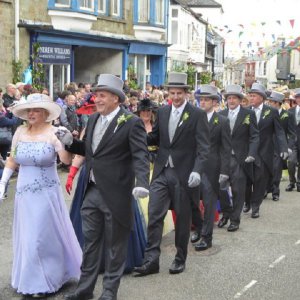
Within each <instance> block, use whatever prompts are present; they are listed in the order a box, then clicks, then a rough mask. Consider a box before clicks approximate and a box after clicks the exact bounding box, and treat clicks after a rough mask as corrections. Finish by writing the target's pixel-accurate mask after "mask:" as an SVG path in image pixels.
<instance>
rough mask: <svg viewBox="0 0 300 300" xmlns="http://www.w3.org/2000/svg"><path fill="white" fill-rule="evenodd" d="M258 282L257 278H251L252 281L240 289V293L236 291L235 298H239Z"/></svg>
mask: <svg viewBox="0 0 300 300" xmlns="http://www.w3.org/2000/svg"><path fill="white" fill-rule="evenodd" d="M256 282H257V280H251V281H250V283H248V284H247V285H245V286H244V288H243V289H242V290H241V291H240V292H238V293H236V294H235V295H234V299H238V298H240V297H241V296H242V295H243V294H244V293H245V292H247V291H248V290H249V289H250V288H251V287H252V286H253V285H254V284H255V283H256Z"/></svg>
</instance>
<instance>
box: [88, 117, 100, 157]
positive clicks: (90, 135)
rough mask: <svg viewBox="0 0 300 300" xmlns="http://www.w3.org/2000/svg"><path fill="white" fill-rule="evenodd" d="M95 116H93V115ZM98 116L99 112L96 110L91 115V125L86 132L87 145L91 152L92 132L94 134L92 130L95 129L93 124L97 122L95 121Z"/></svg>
mask: <svg viewBox="0 0 300 300" xmlns="http://www.w3.org/2000/svg"><path fill="white" fill-rule="evenodd" d="M94 116H95V117H94ZM99 117H100V114H99V113H98V112H96V113H95V114H94V115H93V118H92V119H91V125H90V126H89V128H90V129H89V131H88V132H87V140H88V146H89V148H90V151H91V153H93V150H92V140H93V134H94V130H95V126H96V124H97V121H98V119H99Z"/></svg>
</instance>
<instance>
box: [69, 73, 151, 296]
mask: <svg viewBox="0 0 300 300" xmlns="http://www.w3.org/2000/svg"><path fill="white" fill-rule="evenodd" d="M122 88H123V81H122V80H121V79H120V78H118V77H116V76H114V75H110V74H101V75H100V77H99V81H98V87H96V88H95V94H96V98H95V105H96V108H97V113H95V114H93V115H92V116H91V117H90V119H89V121H88V124H87V128H86V132H85V135H84V138H83V140H82V141H80V140H76V139H74V141H73V143H72V144H71V145H70V146H66V149H67V150H68V151H70V152H72V153H76V154H79V155H83V156H85V161H86V177H85V182H84V184H85V192H84V201H83V205H82V208H81V216H82V229H83V234H84V241H85V244H84V250H83V262H82V266H81V277H80V280H79V283H78V285H77V288H76V291H75V292H74V293H73V294H70V295H67V296H66V299H69V300H86V299H92V297H93V290H94V287H95V284H96V281H97V277H98V274H99V268H100V262H101V257H103V256H105V272H104V275H103V292H102V295H101V297H100V298H99V300H115V299H117V291H118V288H119V285H120V280H121V276H122V274H123V271H124V268H125V262H126V255H127V242H128V238H129V233H130V229H131V225H132V211H133V209H132V194H133V195H134V197H135V198H139V197H145V196H147V195H148V188H149V160H148V153H147V139H146V131H145V128H144V126H143V123H142V121H141V119H139V118H138V117H136V116H134V115H133V114H131V113H128V112H127V111H125V110H124V109H123V108H120V107H119V105H120V103H122V102H123V101H124V100H125V94H124V93H123V91H122ZM65 144H70V143H66V142H65ZM135 181H136V182H135ZM134 186H136V187H135V188H134Z"/></svg>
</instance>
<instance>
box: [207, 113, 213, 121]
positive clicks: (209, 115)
mask: <svg viewBox="0 0 300 300" xmlns="http://www.w3.org/2000/svg"><path fill="white" fill-rule="evenodd" d="M213 114H214V111H212V112H207V113H206V115H207V120H208V122H209V121H210V119H211V117H212V116H213Z"/></svg>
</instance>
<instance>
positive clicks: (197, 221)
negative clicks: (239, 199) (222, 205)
mask: <svg viewBox="0 0 300 300" xmlns="http://www.w3.org/2000/svg"><path fill="white" fill-rule="evenodd" d="M216 175H217V176H218V174H216ZM201 198H202V201H203V206H204V216H203V219H202V216H201V213H200V211H199V205H197V204H196V203H194V202H192V223H193V224H194V226H195V230H196V231H197V232H199V233H200V234H201V237H203V238H204V239H205V240H206V241H212V235H213V229H214V221H215V211H216V207H217V200H218V195H217V194H216V192H215V191H214V190H213V188H212V186H211V184H210V182H209V180H208V178H207V176H206V175H205V174H203V175H202V178H201Z"/></svg>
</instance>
